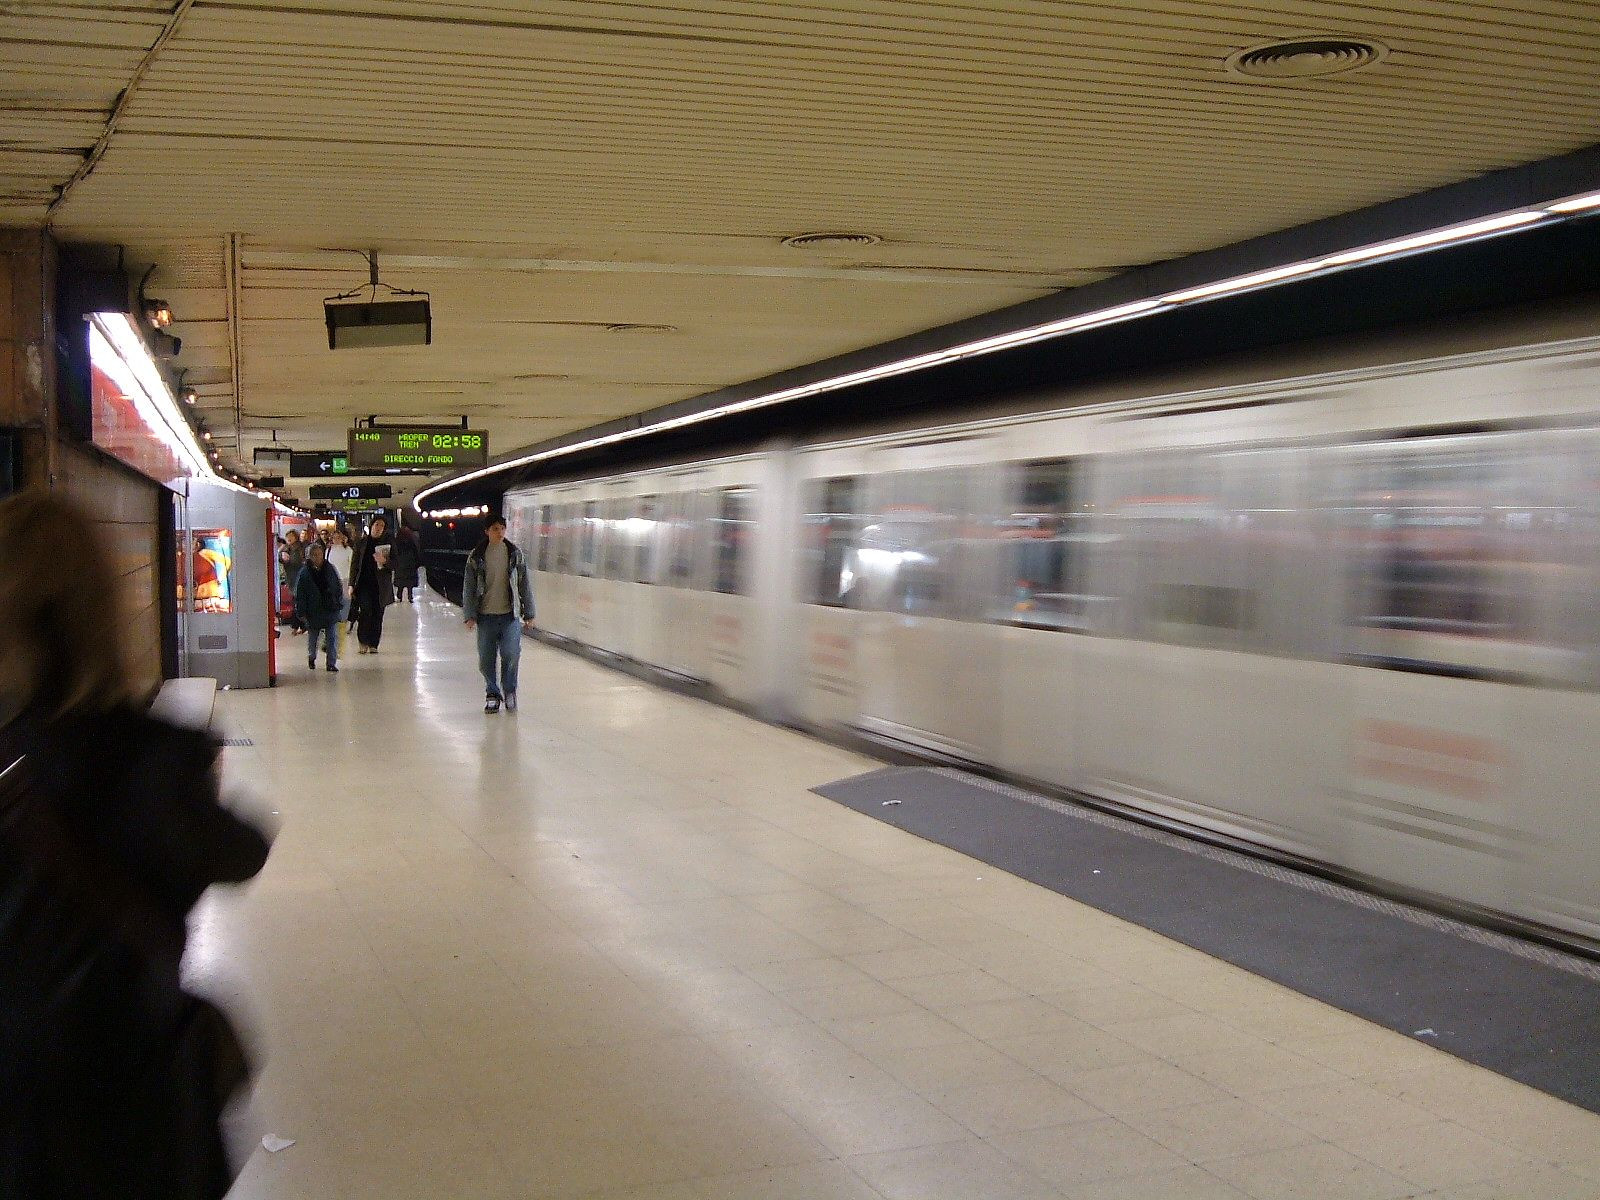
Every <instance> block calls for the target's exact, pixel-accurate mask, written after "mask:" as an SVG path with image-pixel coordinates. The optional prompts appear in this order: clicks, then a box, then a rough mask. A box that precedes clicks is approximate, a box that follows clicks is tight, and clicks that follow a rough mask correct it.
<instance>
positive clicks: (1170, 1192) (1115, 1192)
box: [1067, 1167, 1246, 1200]
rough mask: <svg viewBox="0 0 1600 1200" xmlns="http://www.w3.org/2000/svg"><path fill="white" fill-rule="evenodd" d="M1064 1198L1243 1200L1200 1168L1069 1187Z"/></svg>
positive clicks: (1242, 1197)
mask: <svg viewBox="0 0 1600 1200" xmlns="http://www.w3.org/2000/svg"><path fill="white" fill-rule="evenodd" d="M1067 1196H1068V1200H1246V1197H1245V1193H1243V1192H1241V1191H1240V1190H1239V1189H1238V1188H1236V1187H1233V1186H1232V1185H1231V1184H1227V1183H1224V1182H1223V1181H1222V1180H1220V1179H1218V1178H1217V1177H1216V1176H1215V1175H1212V1174H1210V1173H1209V1172H1207V1171H1204V1170H1202V1169H1201V1168H1199V1167H1184V1168H1181V1169H1180V1170H1177V1171H1165V1172H1162V1173H1161V1174H1159V1175H1136V1176H1133V1177H1131V1178H1127V1179H1103V1180H1100V1181H1098V1182H1095V1183H1085V1184H1082V1185H1080V1186H1078V1187H1074V1188H1069V1189H1068V1190H1067Z"/></svg>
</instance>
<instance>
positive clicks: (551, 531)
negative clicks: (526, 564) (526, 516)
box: [534, 504, 555, 571]
mask: <svg viewBox="0 0 1600 1200" xmlns="http://www.w3.org/2000/svg"><path fill="white" fill-rule="evenodd" d="M554 513H555V508H554V506H553V505H550V504H541V505H539V507H538V508H537V509H536V510H535V519H536V521H537V524H536V525H535V528H534V536H535V537H537V538H538V539H539V550H538V554H537V556H536V557H535V559H534V570H536V571H548V570H549V569H550V563H551V559H552V557H553V552H554V546H555V524H554V520H555V518H554Z"/></svg>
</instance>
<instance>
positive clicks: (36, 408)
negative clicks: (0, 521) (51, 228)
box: [0, 229, 57, 487]
mask: <svg viewBox="0 0 1600 1200" xmlns="http://www.w3.org/2000/svg"><path fill="white" fill-rule="evenodd" d="M55 283H56V250H55V243H54V242H52V241H51V239H50V235H49V234H47V233H46V232H45V231H44V230H42V229H0V427H4V428H7V429H11V430H15V431H17V433H18V435H19V436H18V446H17V449H18V457H19V460H20V461H19V463H18V468H19V469H18V478H17V483H18V485H19V486H20V487H28V486H44V487H48V486H51V485H52V484H53V482H54V480H55V476H56V466H57V424H56V356H55V336H56V334H55Z"/></svg>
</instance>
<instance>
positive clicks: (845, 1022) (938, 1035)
mask: <svg viewBox="0 0 1600 1200" xmlns="http://www.w3.org/2000/svg"><path fill="white" fill-rule="evenodd" d="M822 1026H823V1028H824V1029H826V1030H827V1031H828V1032H829V1033H831V1034H832V1035H833V1036H834V1037H836V1038H838V1039H839V1040H840V1041H841V1042H843V1043H844V1044H845V1045H847V1046H849V1047H850V1048H851V1049H852V1050H857V1051H860V1052H861V1053H863V1054H870V1052H871V1051H874V1050H890V1051H892V1050H912V1049H929V1048H932V1047H938V1046H948V1045H952V1044H955V1043H965V1042H969V1041H971V1037H972V1035H971V1034H969V1033H967V1032H966V1031H965V1030H963V1029H961V1028H960V1027H959V1026H956V1025H954V1024H952V1023H951V1022H949V1021H947V1020H945V1018H943V1017H941V1016H939V1015H938V1014H937V1013H933V1012H929V1011H928V1010H927V1009H925V1008H916V1009H911V1010H909V1011H907V1012H896V1013H891V1014H889V1015H887V1016H877V1017H848V1018H835V1019H832V1020H827V1021H824V1022H823V1023H822Z"/></svg>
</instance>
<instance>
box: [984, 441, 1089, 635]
mask: <svg viewBox="0 0 1600 1200" xmlns="http://www.w3.org/2000/svg"><path fill="white" fill-rule="evenodd" d="M1078 476H1079V467H1078V466H1077V464H1075V463H1073V462H1071V461H1069V460H1067V459H1045V460H1040V461H1036V462H1029V463H1022V464H1020V465H1019V470H1018V473H1017V488H1016V492H1015V498H1014V502H1013V507H1012V508H1011V511H1010V512H1008V513H1006V514H1005V515H1003V516H1001V517H1000V518H999V520H998V521H996V522H995V529H994V539H993V540H994V552H995V555H996V557H997V558H998V559H999V568H998V569H999V580H998V583H999V593H998V595H997V597H996V602H995V603H993V604H991V605H990V606H989V618H990V619H991V620H993V621H997V622H1002V623H1005V624H1010V625H1030V626H1034V627H1035V628H1039V629H1086V628H1088V627H1089V625H1090V623H1091V621H1092V619H1093V617H1094V616H1095V611H1094V610H1095V608H1096V604H1095V601H1094V599H1093V597H1091V596H1089V595H1087V594H1085V592H1084V590H1083V584H1082V582H1081V581H1082V578H1083V576H1084V570H1083V559H1084V556H1085V553H1086V551H1087V549H1088V547H1089V546H1090V544H1091V543H1092V542H1093V540H1094V538H1095V533H1094V529H1093V524H1092V519H1093V516H1094V513H1093V508H1092V506H1091V505H1089V504H1088V503H1086V502H1085V500H1084V499H1083V490H1084V489H1083V487H1082V486H1081V483H1080V481H1079V478H1078Z"/></svg>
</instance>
